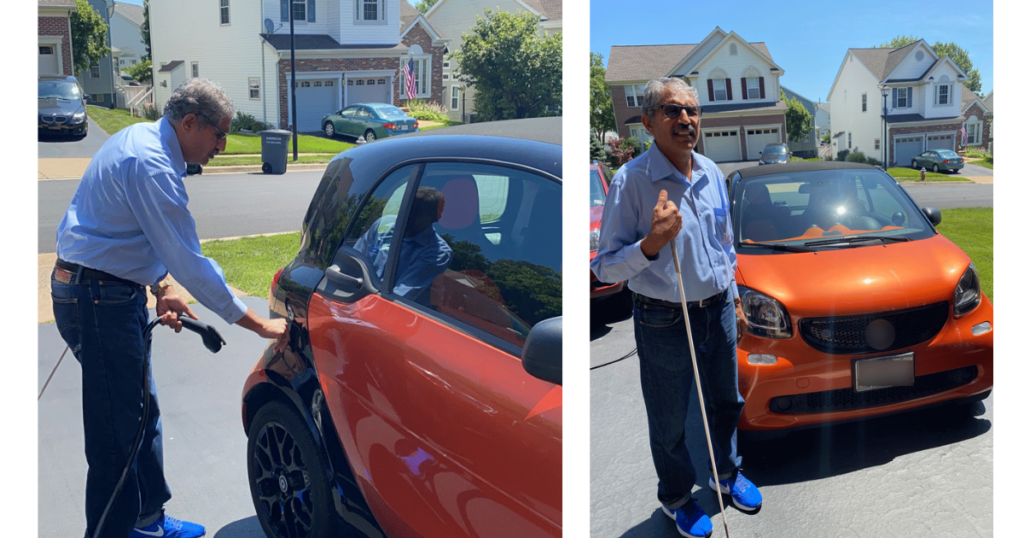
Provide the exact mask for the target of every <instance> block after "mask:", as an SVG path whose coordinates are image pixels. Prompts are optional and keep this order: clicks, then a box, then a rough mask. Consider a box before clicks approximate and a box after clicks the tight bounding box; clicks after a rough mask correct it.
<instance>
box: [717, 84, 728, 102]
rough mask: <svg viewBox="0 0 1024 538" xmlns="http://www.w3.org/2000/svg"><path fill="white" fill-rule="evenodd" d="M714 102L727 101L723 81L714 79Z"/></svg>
mask: <svg viewBox="0 0 1024 538" xmlns="http://www.w3.org/2000/svg"><path fill="white" fill-rule="evenodd" d="M714 85H715V101H725V100H726V99H728V95H729V93H728V92H727V91H726V88H725V79H715V81H714Z"/></svg>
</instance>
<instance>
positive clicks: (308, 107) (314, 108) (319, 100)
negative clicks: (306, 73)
mask: <svg viewBox="0 0 1024 538" xmlns="http://www.w3.org/2000/svg"><path fill="white" fill-rule="evenodd" d="M295 97H296V99H295V102H296V104H297V106H298V118H299V122H298V126H299V130H300V131H319V130H320V127H321V125H320V120H322V119H323V118H324V116H326V115H328V114H333V113H334V112H337V111H338V109H340V108H341V107H339V106H338V83H337V81H335V80H333V79H327V80H300V81H299V88H298V90H297V91H296V92H295Z"/></svg>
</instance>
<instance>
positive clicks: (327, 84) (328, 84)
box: [324, 80, 334, 88]
mask: <svg viewBox="0 0 1024 538" xmlns="http://www.w3.org/2000/svg"><path fill="white" fill-rule="evenodd" d="M333 86H334V81H333V80H325V81H324V87H325V88H331V87H333Z"/></svg>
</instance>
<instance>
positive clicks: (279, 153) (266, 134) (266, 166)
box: [260, 129, 292, 174]
mask: <svg viewBox="0 0 1024 538" xmlns="http://www.w3.org/2000/svg"><path fill="white" fill-rule="evenodd" d="M291 137H292V132H291V131H285V130H283V129H268V130H266V131H260V146H261V148H262V151H263V154H262V158H263V173H264V174H283V173H285V170H287V168H288V140H289V139H290V138H291Z"/></svg>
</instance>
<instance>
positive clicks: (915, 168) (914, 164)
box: [910, 159, 917, 170]
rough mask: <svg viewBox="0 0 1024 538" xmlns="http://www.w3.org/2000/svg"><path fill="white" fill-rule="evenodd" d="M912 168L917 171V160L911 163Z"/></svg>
mask: <svg viewBox="0 0 1024 538" xmlns="http://www.w3.org/2000/svg"><path fill="white" fill-rule="evenodd" d="M910 168H912V169H914V170H917V159H914V160H913V161H910Z"/></svg>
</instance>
